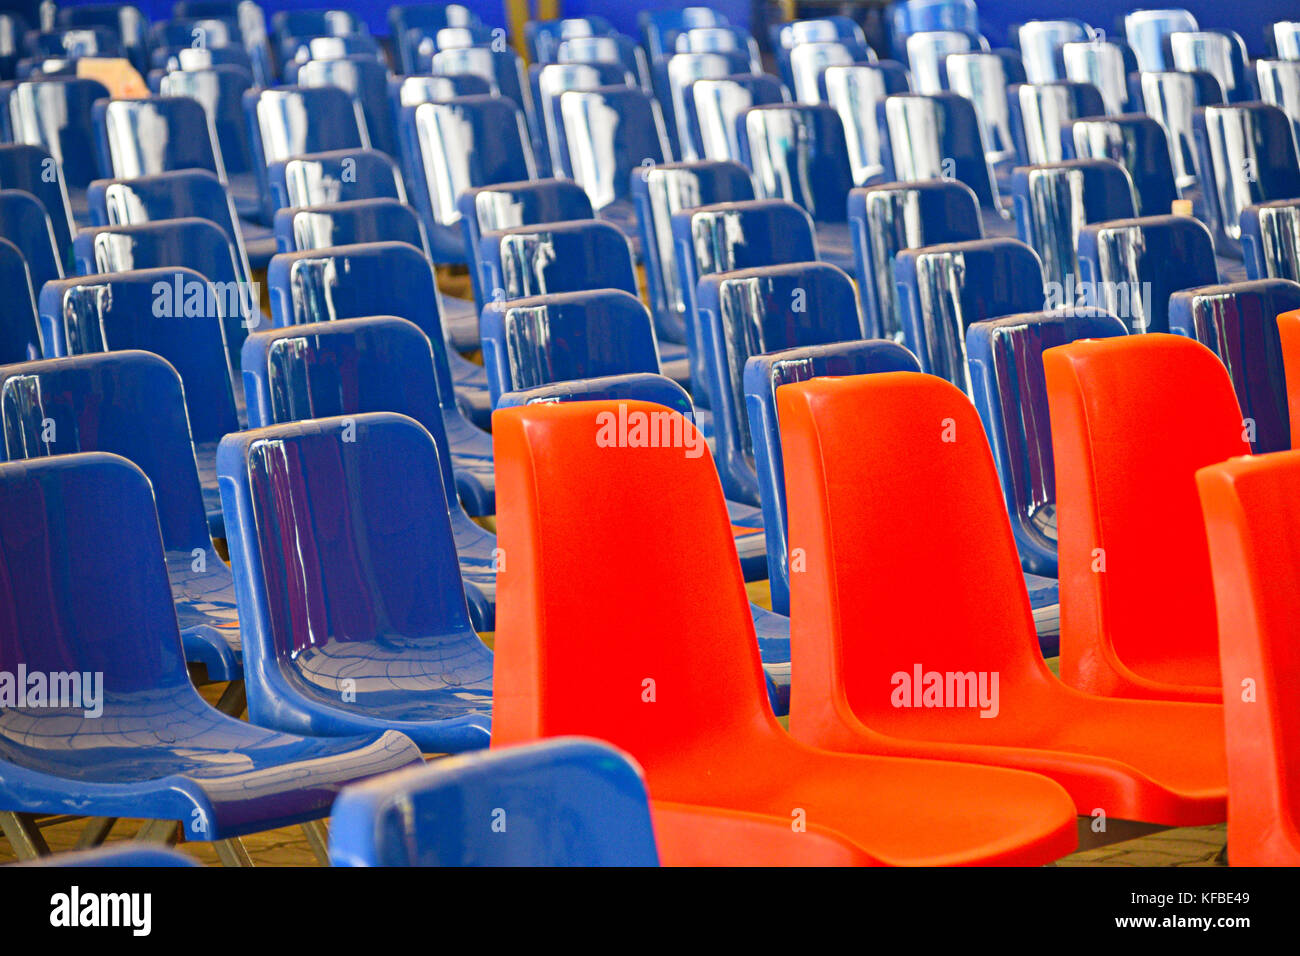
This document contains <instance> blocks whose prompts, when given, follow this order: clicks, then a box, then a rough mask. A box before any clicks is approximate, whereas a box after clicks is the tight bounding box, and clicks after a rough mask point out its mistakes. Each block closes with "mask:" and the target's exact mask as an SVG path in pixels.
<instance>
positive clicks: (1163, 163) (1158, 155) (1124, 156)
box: [1069, 115, 1179, 216]
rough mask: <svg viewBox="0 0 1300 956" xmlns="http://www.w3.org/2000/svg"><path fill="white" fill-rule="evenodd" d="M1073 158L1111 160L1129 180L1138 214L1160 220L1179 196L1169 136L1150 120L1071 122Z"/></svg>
mask: <svg viewBox="0 0 1300 956" xmlns="http://www.w3.org/2000/svg"><path fill="white" fill-rule="evenodd" d="M1069 130H1070V132H1069V135H1070V136H1071V137H1072V139H1073V143H1074V155H1075V156H1077V157H1078V158H1080V159H1111V160H1114V161H1115V162H1117V163H1119V164H1120V165H1121V166H1123V167H1124V168H1125V169H1126V170H1128V174H1129V178H1130V179H1132V180H1133V186H1134V190H1135V196H1136V199H1137V209H1138V213H1139V214H1140V215H1143V216H1164V215H1167V214H1168V213H1169V211H1170V210H1171V209H1172V208H1173V203H1174V200H1175V199H1177V198H1178V196H1179V190H1178V186H1177V185H1176V184H1175V179H1174V165H1173V160H1172V158H1171V153H1170V149H1169V136H1168V135H1167V134H1166V132H1165V129H1164V127H1163V126H1161V125H1160V123H1159V122H1157V121H1156V120H1154V119H1152V118H1151V117H1150V116H1131V115H1130V116H1108V117H1104V118H1092V119H1085V120H1075V121H1074V122H1072V123H1071V124H1070V126H1069Z"/></svg>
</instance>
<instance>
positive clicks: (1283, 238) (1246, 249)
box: [1241, 198, 1300, 282]
mask: <svg viewBox="0 0 1300 956" xmlns="http://www.w3.org/2000/svg"><path fill="white" fill-rule="evenodd" d="M1298 236H1300V198H1296V199H1275V200H1273V201H1272V202H1263V203H1257V204H1255V205H1253V206H1247V207H1246V208H1245V209H1243V210H1242V211H1241V251H1242V254H1243V256H1244V258H1245V260H1246V275H1247V276H1248V277H1249V278H1251V279H1291V280H1292V281H1297V282H1300V242H1298V241H1297V237H1298Z"/></svg>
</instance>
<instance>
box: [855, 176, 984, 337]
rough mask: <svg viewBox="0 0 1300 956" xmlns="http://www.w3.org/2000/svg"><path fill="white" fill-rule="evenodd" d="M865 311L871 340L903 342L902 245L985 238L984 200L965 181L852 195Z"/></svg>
mask: <svg viewBox="0 0 1300 956" xmlns="http://www.w3.org/2000/svg"><path fill="white" fill-rule="evenodd" d="M849 235H850V237H851V238H852V240H853V252H854V258H855V260H856V274H857V280H858V290H859V293H860V295H861V299H862V315H863V318H864V319H865V321H866V329H867V333H868V336H869V337H870V338H877V339H892V340H893V341H895V342H902V341H903V320H902V314H901V312H900V308H899V305H898V299H897V295H898V293H897V289H896V288H895V286H894V261H895V260H896V259H897V258H898V253H899V252H901V251H902V250H903V249H915V248H919V247H921V246H930V245H937V244H939V243H945V242H965V241H967V240H971V239H983V238H984V226H983V224H982V221H981V219H980V210H979V200H978V199H976V198H975V193H974V192H972V191H971V188H970V187H969V186H967V185H966V184H965V183H962V182H958V181H957V180H955V179H931V180H921V181H919V182H913V183H882V184H880V185H878V186H867V187H865V188H863V189H855V190H853V191H852V192H851V193H849Z"/></svg>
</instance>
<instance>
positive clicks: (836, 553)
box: [776, 372, 1228, 826]
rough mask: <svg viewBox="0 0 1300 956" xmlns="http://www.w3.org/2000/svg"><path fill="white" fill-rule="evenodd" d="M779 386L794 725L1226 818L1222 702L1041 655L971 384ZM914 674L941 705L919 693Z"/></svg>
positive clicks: (885, 381)
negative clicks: (1118, 685) (1072, 668)
mask: <svg viewBox="0 0 1300 956" xmlns="http://www.w3.org/2000/svg"><path fill="white" fill-rule="evenodd" d="M776 398H777V406H778V409H779V414H780V421H781V444H782V448H783V449H784V455H785V466H786V496H787V507H788V508H789V518H790V547H791V549H792V553H794V552H793V549H795V548H799V549H802V563H803V566H804V568H805V570H804V571H803V572H802V573H798V574H792V575H791V598H792V605H791V610H792V617H791V649H792V652H793V657H792V661H791V673H792V675H793V680H794V683H793V685H792V686H791V693H790V700H791V711H790V732H791V733H792V734H793V735H794V736H795V737H796V738H797V739H799V740H802V741H803V742H805V743H807V744H810V745H812V746H816V747H824V748H826V749H828V750H840V751H848V752H852V753H879V754H892V755H894V756H907V757H928V758H938V759H948V760H965V761H970V762H972V763H982V764H994V765H997V766H1004V767H1016V768H1019V769H1022V770H1033V771H1036V772H1038V773H1042V774H1045V775H1047V776H1049V777H1051V778H1053V779H1054V780H1056V781H1057V782H1058V783H1060V784H1061V785H1062V786H1064V787H1065V789H1066V790H1068V791H1069V793H1070V795H1071V796H1072V797H1073V798H1074V801H1075V805H1076V807H1077V809H1078V812H1079V813H1080V814H1081V815H1092V814H1094V813H1095V811H1096V810H1097V809H1098V808H1100V809H1102V810H1104V811H1105V813H1106V815H1107V817H1108V818H1111V819H1118V820H1139V821H1143V822H1147V823H1158V824H1164V825H1167V826H1190V825H1195V824H1203V823H1212V822H1216V821H1220V820H1223V819H1224V818H1225V816H1226V812H1227V811H1226V807H1225V800H1226V798H1227V787H1228V782H1227V768H1226V766H1225V763H1224V754H1223V712H1222V708H1220V707H1218V706H1217V705H1213V704H1188V703H1176V702H1167V701H1146V700H1117V699H1114V698H1107V697H1097V696H1094V695H1091V694H1084V693H1081V692H1079V691H1077V690H1074V689H1073V688H1070V687H1067V686H1066V685H1065V684H1063V683H1061V682H1060V681H1059V680H1057V679H1056V677H1054V676H1053V675H1052V673H1051V671H1049V670H1048V669H1047V664H1046V663H1045V662H1044V660H1043V658H1042V655H1041V654H1040V653H1039V650H1038V640H1037V638H1036V636H1035V633H1034V622H1033V616H1032V613H1031V611H1030V606H1029V598H1028V594H1027V593H1026V591H1025V584H1024V576H1023V575H1022V574H1021V573H1020V560H1019V556H1018V554H1017V552H1016V544H1015V539H1014V537H1013V535H1012V532H1011V524H1010V520H1009V519H1008V517H1007V512H1006V506H1005V504H1004V503H1003V498H1002V493H1001V489H1000V487H999V484H998V476H997V471H996V468H995V466H994V464H993V456H992V454H991V452H990V451H989V445H988V441H987V440H986V439H985V437H984V429H983V427H982V425H981V423H980V418H979V415H978V414H977V413H976V411H975V408H974V406H973V405H971V402H970V399H968V398H967V397H966V396H965V395H964V394H963V393H962V392H961V391H960V390H959V389H957V388H955V387H954V386H952V385H950V384H949V383H948V382H946V381H944V380H943V379H941V378H938V377H936V376H933V375H922V374H919V373H915V372H894V373H888V374H877V375H860V376H853V377H850V378H838V379H833V378H820V379H813V380H810V381H807V382H800V383H798V384H793V385H785V386H782V387H781V388H779V389H777V395H776ZM863 541H866V542H870V543H871V546H870V547H866V548H863V547H860V546H858V543H859V542H863ZM919 567H924V568H926V569H927V575H926V576H925V577H921V576H918V575H917V574H916V570H915V569H916V568H919ZM936 579H937V580H940V581H943V582H945V585H944V587H943V588H942V589H941V590H940V591H938V592H936V589H935V584H934V582H935V580H936ZM936 593H938V594H942V596H943V599H942V600H941V601H937V600H935V595H936ZM917 668H920V669H921V674H922V677H921V680H919V681H918V680H917V679H916V669H917ZM927 674H930V675H939V676H940V678H941V679H942V681H943V684H942V687H941V691H942V692H941V693H936V694H934V695H933V696H932V697H931V698H929V701H930V703H935V704H939V705H942V706H927V705H926V703H927V699H926V697H925V694H924V692H923V691H924V687H925V685H926V683H927V681H931V682H932V680H933V678H927V677H926V676H925V675H927ZM950 674H951V675H954V676H953V677H952V678H951V680H949V678H948V675H950ZM958 675H960V676H958ZM966 675H969V677H970V679H971V681H973V683H971V682H968V680H967V679H966ZM995 680H996V684H995V683H994V681H995ZM981 682H982V684H981ZM981 686H982V687H983V688H984V690H985V691H986V693H985V695H984V696H983V697H982V698H981V697H980V695H979V689H980V687H981ZM972 690H973V691H974V693H971V691H972ZM917 694H921V700H920V703H921V704H922V706H919V707H918V706H915V704H916V703H917V696H916V695H917ZM972 698H973V699H972ZM1135 728H1141V729H1140V731H1137V732H1135Z"/></svg>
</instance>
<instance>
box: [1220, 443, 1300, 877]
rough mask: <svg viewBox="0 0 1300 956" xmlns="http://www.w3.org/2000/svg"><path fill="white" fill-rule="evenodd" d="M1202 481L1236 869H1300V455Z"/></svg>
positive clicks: (1234, 464) (1252, 463) (1265, 458)
mask: <svg viewBox="0 0 1300 956" xmlns="http://www.w3.org/2000/svg"><path fill="white" fill-rule="evenodd" d="M1196 481H1197V484H1198V486H1199V487H1200V493H1201V504H1202V507H1203V508H1204V513H1205V526H1206V533H1207V535H1208V538H1209V546H1210V562H1211V564H1212V565H1213V568H1214V596H1215V601H1216V602H1217V605H1218V612H1219V613H1218V618H1219V650H1220V655H1221V658H1222V661H1223V686H1224V695H1223V704H1224V718H1225V721H1226V740H1227V745H1228V842H1229V847H1230V849H1229V851H1228V854H1229V862H1231V863H1232V864H1234V865H1247V866H1264V865H1290V866H1296V865H1300V779H1297V778H1296V775H1295V774H1296V771H1295V768H1297V767H1300V695H1298V694H1297V693H1296V685H1295V675H1296V674H1300V641H1297V640H1296V621H1297V620H1300V452H1294V451H1287V452H1277V453H1275V454H1272V455H1261V456H1259V457H1256V458H1239V459H1234V460H1232V461H1228V462H1225V463H1223V464H1219V465H1212V466H1210V467H1208V468H1203V469H1201V470H1200V471H1199V472H1197V473H1196ZM1288 768H1291V769H1290V770H1288Z"/></svg>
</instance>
